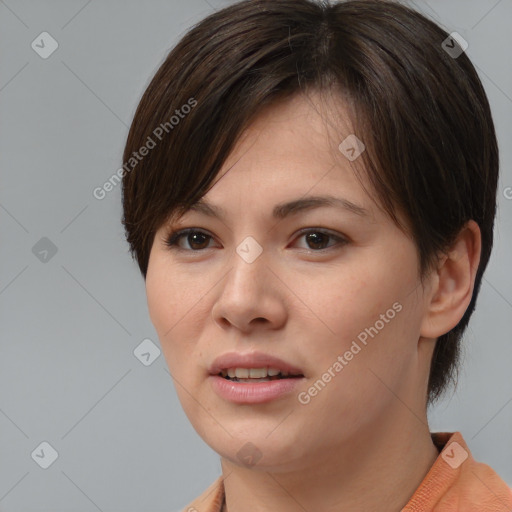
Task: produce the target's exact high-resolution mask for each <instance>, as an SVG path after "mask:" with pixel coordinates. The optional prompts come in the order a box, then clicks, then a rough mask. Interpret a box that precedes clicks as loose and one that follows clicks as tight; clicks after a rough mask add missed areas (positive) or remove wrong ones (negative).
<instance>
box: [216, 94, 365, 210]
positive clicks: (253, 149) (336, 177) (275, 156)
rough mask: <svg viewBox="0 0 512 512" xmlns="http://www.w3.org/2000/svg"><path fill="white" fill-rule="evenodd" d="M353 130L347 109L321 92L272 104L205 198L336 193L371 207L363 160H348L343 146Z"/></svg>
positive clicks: (245, 134) (252, 125)
mask: <svg viewBox="0 0 512 512" xmlns="http://www.w3.org/2000/svg"><path fill="white" fill-rule="evenodd" d="M352 130H353V129H352V126H351V121H350V117H349V113H348V109H347V108H346V106H345V105H343V103H342V102H341V101H340V100H338V101H336V102H335V101H333V100H332V99H329V98H325V96H320V95H319V94H318V93H317V94H311V95H308V96H305V95H296V96H294V97H292V98H290V99H287V100H284V101H280V102H276V103H274V104H272V105H269V106H267V107H266V108H265V109H264V110H262V111H260V112H259V114H258V115H257V116H256V117H255V118H254V119H253V120H252V122H251V123H250V125H249V126H248V128H247V129H246V130H245V131H244V132H243V133H242V135H241V137H240V139H239V140H238V142H237V144H235V146H234V147H233V149H232V151H231V153H230V154H229V156H228V158H227V159H226V161H225V162H224V165H223V166H222V168H221V170H220V171H219V173H218V176H217V177H216V178H215V180H214V183H213V187H212V188H211V190H210V191H209V192H208V193H207V194H206V198H208V199H210V200H211V201H214V200H216V202H217V201H220V200H224V199H229V197H230V196H231V195H232V193H233V191H234V190H236V192H237V195H238V196H239V197H242V196H253V195H254V196H259V197H260V200H264V199H265V198H266V197H269V196H272V197H278V196H282V197H284V196H289V197H301V196H304V195H306V194H307V195H308V196H309V195H315V196H319V195H331V196H335V195H337V194H336V193H335V192H338V195H339V193H342V194H343V193H345V195H346V194H349V195H350V196H351V197H353V198H354V199H357V200H358V202H359V203H361V202H364V203H366V204H367V208H368V209H371V207H372V205H371V204H369V198H368V197H365V196H366V195H367V192H366V190H365V189H367V187H368V186H369V185H368V182H367V181H366V183H365V179H366V173H365V172H364V168H363V162H362V158H358V157H357V155H356V158H355V159H349V158H347V153H346V151H345V150H346V144H342V143H344V141H346V140H348V142H349V143H350V142H351V140H352V139H351V138H354V137H355V135H354V134H353V133H352ZM356 140H357V139H356ZM340 144H342V146H341V149H342V150H343V151H342V150H340ZM352 146H354V144H352ZM354 148H355V150H357V151H359V150H360V148H359V147H357V146H354ZM348 155H349V156H350V153H348ZM357 160H359V161H357ZM356 171H357V172H359V178H358V176H356ZM361 171H363V172H362V173H361ZM362 183H363V184H364V187H363V186H362ZM276 202H277V201H276ZM354 203H356V201H355V200H354ZM370 203H371V201H370ZM353 210H354V211H355V210H357V208H355V207H354V208H353Z"/></svg>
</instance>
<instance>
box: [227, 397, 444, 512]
mask: <svg viewBox="0 0 512 512" xmlns="http://www.w3.org/2000/svg"><path fill="white" fill-rule="evenodd" d="M401 412H402V414H401V415H399V416H402V417H397V416H394V421H393V422H392V423H389V424H381V425H380V427H379V429H378V430H377V429H375V427H373V429H369V430H368V431H366V432H363V431H361V430H359V431H358V432H357V437H354V438H352V439H349V440H346V439H345V440H343V442H340V445H339V446H337V447H334V448H333V447H332V446H331V447H330V448H329V450H327V451H326V452H324V453H322V452H319V453H318V454H315V455H316V458H315V460H314V461H309V462H308V464H307V465H306V464H297V463H294V464H293V468H282V467H280V468H268V467H266V468H264V469H263V468H258V465H256V466H254V467H252V468H246V467H241V466H239V465H237V464H234V463H233V462H231V461H230V460H228V459H225V458H222V459H221V464H222V472H223V476H224V478H225V480H224V488H225V502H226V505H227V506H226V507H225V508H223V512H227V511H233V512H268V511H271V510H272V511H274V510H279V511H280V512H292V511H294V512H295V511H296V510H298V509H303V510H315V511H316V512H339V511H342V510H379V511H380V512H399V511H400V510H401V509H402V508H403V507H404V506H405V505H406V504H407V502H408V501H409V499H410V498H411V496H412V495H413V494H414V492H415V490H416V489H417V488H418V486H419V485H420V483H421V482H422V480H423V478H424V477H425V475H426V474H427V472H428V471H429V469H430V468H431V467H432V465H433V463H434V462H435V460H436V458H437V457H438V455H439V453H438V450H437V448H436V447H435V445H434V444H433V442H432V439H431V436H430V432H429V429H428V424H427V421H426V416H425V417H424V418H418V416H417V415H414V414H411V412H410V411H409V410H407V409H406V408H404V407H403V405H402V410H401ZM407 420H408V421H407Z"/></svg>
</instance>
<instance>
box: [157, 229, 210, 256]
mask: <svg viewBox="0 0 512 512" xmlns="http://www.w3.org/2000/svg"><path fill="white" fill-rule="evenodd" d="M185 236H186V241H187V242H188V244H189V246H190V247H191V249H184V248H183V247H181V246H180V245H179V242H180V240H181V239H182V238H184V237H185ZM211 238H212V237H211V236H210V235H208V234H206V233H203V232H202V231H198V230H195V229H183V230H181V231H174V232H173V233H170V234H169V236H168V238H167V239H166V241H165V243H166V245H167V246H168V247H171V248H177V249H182V250H192V251H200V250H202V249H207V248H208V247H207V246H205V244H206V243H207V241H208V239H211Z"/></svg>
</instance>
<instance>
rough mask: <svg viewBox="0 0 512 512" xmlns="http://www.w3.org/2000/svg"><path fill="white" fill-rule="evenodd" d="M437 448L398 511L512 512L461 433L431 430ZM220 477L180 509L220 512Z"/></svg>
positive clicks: (507, 492)
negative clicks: (416, 485) (437, 451)
mask: <svg viewBox="0 0 512 512" xmlns="http://www.w3.org/2000/svg"><path fill="white" fill-rule="evenodd" d="M431 436H432V440H433V442H434V444H435V445H436V446H437V448H438V449H439V451H440V454H439V457H438V458H437V459H436V461H435V462H434V464H433V465H432V467H431V468H430V470H429V472H428V473H427V474H426V475H425V478H424V479H423V481H422V482H421V484H420V486H419V487H418V488H417V489H416V491H415V492H414V494H413V495H412V497H411V499H410V500H409V501H408V502H407V505H405V507H404V508H403V509H402V510H401V511H400V512H512V489H511V488H509V487H508V486H507V484H506V483H505V482H504V481H503V480H502V479H501V478H500V477H499V476H498V474H497V473H496V472H495V471H494V470H493V469H492V468H491V467H489V466H488V465H487V464H483V463H481V462H477V461H475V460H474V459H473V457H472V455H471V452H470V451H469V448H468V446H467V444H466V442H465V441H464V439H463V438H462V434H461V433H460V432H432V433H431ZM223 503H224V484H223V479H222V477H219V478H218V479H217V480H216V481H215V482H213V483H212V484H211V485H210V487H208V489H206V490H205V491H204V492H203V494H201V496H199V497H198V498H196V499H195V500H194V501H192V502H191V503H190V504H189V505H188V506H187V507H185V508H184V509H183V512H221V510H222V505H223Z"/></svg>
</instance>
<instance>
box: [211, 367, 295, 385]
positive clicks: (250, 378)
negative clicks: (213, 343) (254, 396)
mask: <svg viewBox="0 0 512 512" xmlns="http://www.w3.org/2000/svg"><path fill="white" fill-rule="evenodd" d="M217 375H218V376H219V377H223V378H224V379H226V380H230V381H232V382H245V383H252V384H254V383H257V382H270V381H273V380H281V379H299V378H301V377H304V375H302V374H299V373H290V372H287V371H284V370H280V369H279V368H272V367H263V368H224V369H222V370H221V371H220V372H219V373H218V374H217Z"/></svg>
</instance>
